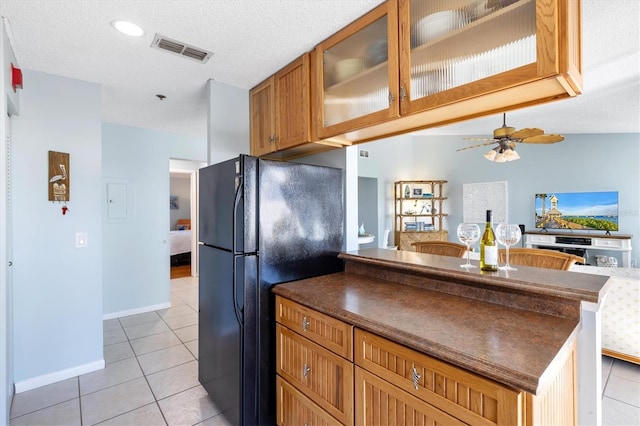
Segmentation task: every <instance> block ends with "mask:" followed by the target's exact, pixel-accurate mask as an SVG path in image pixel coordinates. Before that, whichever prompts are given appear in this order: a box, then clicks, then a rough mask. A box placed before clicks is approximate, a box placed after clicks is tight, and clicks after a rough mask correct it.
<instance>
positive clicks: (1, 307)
mask: <svg viewBox="0 0 640 426" xmlns="http://www.w3.org/2000/svg"><path fill="white" fill-rule="evenodd" d="M7 25H8V23H7V21H6V20H5V19H4V18H0V69H2V72H0V141H2V142H1V143H0V424H8V423H9V408H10V407H11V399H12V398H13V283H12V279H11V277H12V273H11V268H10V267H9V262H10V261H11V260H12V256H11V219H10V218H11V214H10V213H11V212H10V208H9V205H10V203H9V201H10V200H9V195H8V194H9V192H8V190H7V189H8V183H9V179H8V177H7V174H8V172H9V170H8V167H7V164H8V158H7V154H8V150H7V149H5V141H7V140H8V139H7V138H8V137H9V136H10V134H11V129H10V125H11V118H10V117H8V115H7V114H11V115H14V114H18V112H19V111H18V109H19V106H20V103H19V101H20V98H19V93H20V92H19V91H16V92H14V91H13V88H12V87H11V76H10V72H11V64H12V63H13V64H14V66H18V63H17V61H16V58H15V56H14V53H13V49H12V48H11V43H10V40H9V37H8V31H9V30H8V27H7ZM7 143H8V142H7Z"/></svg>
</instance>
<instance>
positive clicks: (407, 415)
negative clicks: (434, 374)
mask: <svg viewBox="0 0 640 426" xmlns="http://www.w3.org/2000/svg"><path fill="white" fill-rule="evenodd" d="M355 406H356V424H357V425H361V426H378V425H394V424H395V425H407V426H414V425H415V426H422V425H430V426H436V425H447V426H449V425H450V426H458V425H460V426H461V425H465V424H466V423H462V422H461V421H460V420H458V419H456V418H455V417H453V416H450V415H448V414H446V413H444V412H443V411H440V410H438V409H437V408H435V407H434V406H433V405H430V404H427V403H426V402H424V401H421V400H420V399H418V398H416V397H414V396H411V395H410V394H408V393H407V392H403V391H401V390H399V389H398V388H396V387H395V386H393V385H392V384H390V383H389V382H386V381H384V380H382V379H381V378H379V377H378V376H375V375H373V374H371V373H369V372H368V371H366V370H363V369H362V368H360V367H356V398H355Z"/></svg>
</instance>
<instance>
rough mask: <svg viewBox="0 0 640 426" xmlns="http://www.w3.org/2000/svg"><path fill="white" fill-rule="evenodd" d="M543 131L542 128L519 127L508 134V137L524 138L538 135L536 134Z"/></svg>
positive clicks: (540, 133)
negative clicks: (519, 128)
mask: <svg viewBox="0 0 640 426" xmlns="http://www.w3.org/2000/svg"><path fill="white" fill-rule="evenodd" d="M543 133H544V130H542V129H535V128H533V129H530V128H526V129H521V130H518V131H515V132H513V133H511V134H510V135H509V137H510V138H512V139H526V138H530V137H533V136H538V135H542V134H543Z"/></svg>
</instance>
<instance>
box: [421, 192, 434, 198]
mask: <svg viewBox="0 0 640 426" xmlns="http://www.w3.org/2000/svg"><path fill="white" fill-rule="evenodd" d="M422 198H433V194H432V193H430V192H424V193H422Z"/></svg>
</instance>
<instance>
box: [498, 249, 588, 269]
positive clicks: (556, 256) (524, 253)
mask: <svg viewBox="0 0 640 426" xmlns="http://www.w3.org/2000/svg"><path fill="white" fill-rule="evenodd" d="M498 259H499V261H500V263H505V262H506V260H507V253H506V250H505V249H501V250H498ZM584 262H585V260H584V257H580V256H576V255H574V254H570V253H563V252H560V251H556V250H545V249H537V248H510V249H509V264H513V265H523V266H535V267H538V268H547V269H558V270H562V271H568V270H569V269H570V268H571V266H572V265H573V264H575V263H584Z"/></svg>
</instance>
